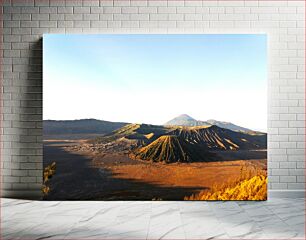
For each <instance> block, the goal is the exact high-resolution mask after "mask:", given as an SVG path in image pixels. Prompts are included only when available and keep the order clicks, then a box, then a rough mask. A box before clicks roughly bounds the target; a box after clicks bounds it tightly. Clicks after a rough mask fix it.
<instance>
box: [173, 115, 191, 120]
mask: <svg viewBox="0 0 306 240" xmlns="http://www.w3.org/2000/svg"><path fill="white" fill-rule="evenodd" d="M175 119H184V120H195V119H194V118H192V117H190V116H189V115H188V114H181V115H179V116H177V117H176V118H175Z"/></svg>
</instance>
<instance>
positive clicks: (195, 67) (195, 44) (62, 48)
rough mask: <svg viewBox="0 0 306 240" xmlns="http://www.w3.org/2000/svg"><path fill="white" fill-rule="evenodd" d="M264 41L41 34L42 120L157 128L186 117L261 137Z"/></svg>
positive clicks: (207, 36)
mask: <svg viewBox="0 0 306 240" xmlns="http://www.w3.org/2000/svg"><path fill="white" fill-rule="evenodd" d="M266 41H267V39H266V35H263V34H258V35H254V34H243V35H242V34H240V35H239V34H215V35H214V34H205V35H200V34H188V35H170V34H167V35H166V34H162V35H151V34H150V35H149V34H146V35H138V34H137V35H136V34H135V35H133V34H127V35H118V34H116V35H111V34H104V35H103V34H101V35H61V34H47V35H44V39H43V48H44V49H43V57H44V58H43V72H44V119H58V120H59V119H62V120H63V119H81V118H97V119H103V120H109V121H126V122H139V123H143V122H145V123H152V124H163V123H164V122H166V121H168V120H169V119H171V118H173V117H175V116H176V115H178V114H182V113H186V114H189V115H191V116H192V117H194V118H196V119H199V120H207V119H210V118H214V119H217V120H223V121H232V122H234V123H236V124H240V125H243V126H245V127H252V128H255V129H261V130H264V129H266V118H267V114H266V112H267V106H266V104H267V103H266V94H267V91H266V89H267V45H266ZM230 109H231V111H230ZM238 109H239V111H238ZM239 112H240V113H239ZM254 118H256V119H257V121H254Z"/></svg>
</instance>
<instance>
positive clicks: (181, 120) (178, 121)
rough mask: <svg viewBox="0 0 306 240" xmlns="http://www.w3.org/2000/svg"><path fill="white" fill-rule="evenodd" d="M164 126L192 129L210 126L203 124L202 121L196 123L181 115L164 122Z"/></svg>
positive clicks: (190, 118)
mask: <svg viewBox="0 0 306 240" xmlns="http://www.w3.org/2000/svg"><path fill="white" fill-rule="evenodd" d="M164 125H169V126H188V127H194V126H206V125H210V124H208V123H207V122H203V121H197V120H195V119H194V118H192V117H190V116H189V115H187V114H181V115H179V116H177V117H175V118H173V119H171V120H170V121H168V122H166V123H165V124H164Z"/></svg>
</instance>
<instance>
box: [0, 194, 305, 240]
mask: <svg viewBox="0 0 306 240" xmlns="http://www.w3.org/2000/svg"><path fill="white" fill-rule="evenodd" d="M1 205H2V206H1V214H2V216H1V228H2V234H3V236H2V237H3V239H18V238H19V239H44V238H48V239H89V238H91V239H240V238H242V239H271V240H272V239H273V240H275V239H291V238H294V239H305V232H304V231H305V226H304V224H305V199H271V200H269V201H267V202H233V201H232V202H163V201H161V202H129V201H127V202H122V201H120V202H77V201H74V202H69V201H67V202H62V201H61V202H59V201H57V202H47V201H25V200H13V199H1Z"/></svg>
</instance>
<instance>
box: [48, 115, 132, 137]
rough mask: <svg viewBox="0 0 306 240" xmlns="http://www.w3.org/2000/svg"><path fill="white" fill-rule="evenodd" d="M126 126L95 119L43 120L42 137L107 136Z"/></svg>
mask: <svg viewBox="0 0 306 240" xmlns="http://www.w3.org/2000/svg"><path fill="white" fill-rule="evenodd" d="M125 125H127V123H123V122H109V121H103V120H97V119H80V120H44V121H43V133H44V135H60V134H108V133H111V132H112V131H114V130H116V129H118V128H121V127H123V126H125Z"/></svg>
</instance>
